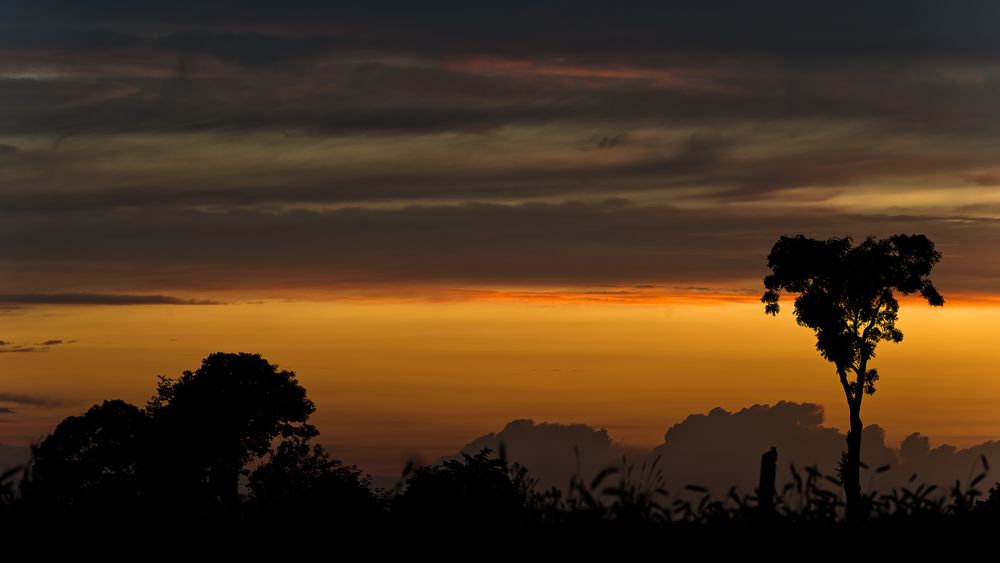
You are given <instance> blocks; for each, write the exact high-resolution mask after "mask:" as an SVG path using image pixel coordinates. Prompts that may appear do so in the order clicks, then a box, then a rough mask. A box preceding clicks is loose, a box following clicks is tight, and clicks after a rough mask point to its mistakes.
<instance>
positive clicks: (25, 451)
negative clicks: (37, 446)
mask: <svg viewBox="0 0 1000 563" xmlns="http://www.w3.org/2000/svg"><path fill="white" fill-rule="evenodd" d="M30 458H31V449H30V448H25V447H20V446H10V445H7V444H0V472H2V471H3V470H5V469H10V468H11V467H19V466H21V465H23V464H25V463H27V462H28V460H29V459H30Z"/></svg>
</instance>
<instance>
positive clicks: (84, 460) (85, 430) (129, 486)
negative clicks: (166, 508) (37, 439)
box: [22, 400, 150, 514]
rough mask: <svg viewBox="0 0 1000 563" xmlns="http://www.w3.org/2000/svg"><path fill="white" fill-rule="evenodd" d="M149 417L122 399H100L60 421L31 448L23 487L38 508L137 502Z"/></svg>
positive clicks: (67, 509)
mask: <svg viewBox="0 0 1000 563" xmlns="http://www.w3.org/2000/svg"><path fill="white" fill-rule="evenodd" d="M149 422H150V421H149V419H148V417H147V416H146V414H145V413H144V412H142V411H141V410H139V408H137V407H135V406H133V405H130V404H128V403H126V402H124V401H119V400H115V401H104V403H102V404H100V405H94V406H93V407H91V408H90V410H88V411H87V412H86V413H85V414H83V415H82V416H71V417H68V418H66V419H65V420H63V421H62V422H61V423H60V424H59V425H58V426H57V427H56V429H55V431H53V432H52V434H50V435H49V436H48V437H46V438H45V440H43V441H42V443H41V444H39V445H37V446H35V447H33V448H32V452H31V457H32V459H31V471H30V472H29V474H28V477H27V478H26V479H25V481H24V483H23V485H22V489H23V491H24V494H25V496H26V497H27V499H28V500H30V502H31V503H32V504H33V506H35V507H36V508H37V509H43V510H46V511H49V512H52V513H62V514H69V513H84V512H86V513H88V514H94V513H99V514H109V513H111V512H119V511H121V510H123V509H131V508H135V507H136V506H137V505H138V503H139V502H141V499H140V496H141V489H142V487H141V486H140V481H141V479H142V478H143V477H144V475H143V474H142V473H143V465H142V458H143V456H142V453H141V452H142V451H143V449H144V447H145V444H144V441H145V440H146V439H147V438H148V437H149V429H150V424H149Z"/></svg>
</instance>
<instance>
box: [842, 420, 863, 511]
mask: <svg viewBox="0 0 1000 563" xmlns="http://www.w3.org/2000/svg"><path fill="white" fill-rule="evenodd" d="M860 410H861V409H855V408H853V407H852V408H851V430H850V431H849V432H848V433H847V463H846V465H844V467H843V470H842V471H843V474H842V475H841V477H842V478H843V480H844V494H845V495H846V497H847V521H848V522H851V523H858V522H861V521H862V520H864V517H865V515H864V507H863V506H862V504H861V430H862V429H863V427H862V425H861V412H860Z"/></svg>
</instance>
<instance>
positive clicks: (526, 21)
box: [0, 0, 1000, 304]
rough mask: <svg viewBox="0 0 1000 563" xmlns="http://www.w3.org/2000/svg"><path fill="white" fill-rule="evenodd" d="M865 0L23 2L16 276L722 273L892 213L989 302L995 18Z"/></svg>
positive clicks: (23, 289)
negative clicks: (783, 243)
mask: <svg viewBox="0 0 1000 563" xmlns="http://www.w3.org/2000/svg"><path fill="white" fill-rule="evenodd" d="M877 4H878V5H879V6H880V8H879V9H874V8H872V9H866V10H865V11H864V14H863V17H861V16H862V14H859V12H857V11H856V10H853V9H844V8H842V7H838V8H837V9H827V8H823V7H819V6H815V5H812V4H809V5H806V4H803V5H801V6H799V5H792V6H782V7H781V8H780V9H777V8H766V9H760V8H759V7H756V6H755V7H753V8H750V7H748V6H747V5H746V4H745V3H741V2H737V1H735V0H726V1H723V2H721V3H713V5H712V7H697V6H696V7H691V6H685V7H678V6H676V5H673V4H671V3H660V4H658V5H655V6H649V5H646V6H643V7H642V8H641V9H640V8H638V7H634V6H622V7H617V8H616V9H615V10H614V11H612V12H608V11H607V10H606V9H605V8H604V7H603V6H602V5H600V4H598V3H596V2H589V1H587V2H583V3H580V4H578V5H574V10H573V11H572V13H564V12H565V11H564V10H563V11H558V12H557V11H555V10H554V9H552V8H550V7H546V6H542V5H539V4H537V3H517V4H515V5H516V9H515V8H513V7H511V6H510V5H509V4H505V5H504V8H502V9H497V8H485V7H471V6H470V7H466V8H462V9H459V10H456V9H455V8H454V7H453V6H449V7H447V8H446V7H443V6H421V7H420V8H419V9H417V8H414V7H412V6H410V5H407V4H406V3H402V2H390V3H389V4H388V5H383V4H380V6H379V8H378V9H375V8H370V7H358V6H353V7H345V6H333V5H319V4H316V3H312V2H305V3H293V4H292V5H288V4H284V3H283V4H280V5H278V4H275V5H269V4H264V3H261V4H260V5H259V6H257V8H259V9H254V10H244V11H241V12H240V13H239V14H234V13H233V11H232V10H231V9H229V8H225V7H222V6H221V4H220V5H213V4H212V3H208V4H204V3H200V4H199V5H198V9H197V10H195V11H192V9H191V7H190V4H189V3H187V2H181V3H180V4H177V3H167V2H153V3H144V7H143V9H142V10H139V9H137V8H133V7H130V6H126V5H125V4H123V3H120V2H88V3H87V6H86V7H83V8H79V7H75V8H74V9H72V10H65V9H63V8H65V5H64V4H63V3H62V2H60V1H55V2H38V3H34V2H20V1H16V2H14V5H16V6H17V7H16V8H14V9H11V10H8V11H9V12H10V14H9V15H10V18H8V19H6V20H5V22H4V23H3V24H0V27H2V30H0V31H2V32H0V49H3V51H4V53H5V56H4V57H3V63H2V65H0V157H2V158H3V160H4V174H3V178H0V235H2V236H3V240H4V241H5V244H4V247H3V248H2V249H0V262H2V265H3V267H4V271H13V272H15V274H16V275H15V276H13V277H12V278H11V279H4V280H0V291H3V292H5V293H7V294H8V295H7V296H6V297H7V298H8V299H13V302H14V303H18V302H19V301H18V300H19V299H27V300H28V301H31V300H32V299H35V300H42V301H43V302H44V303H48V304H61V303H75V304H132V303H133V302H135V301H138V303H136V304H155V303H166V304H183V303H184V300H183V299H180V298H174V297H169V296H165V295H158V294H157V295H141V296H131V295H128V293H129V292H132V291H149V292H161V291H162V292H170V291H175V290H182V289H189V288H194V289H199V290H202V289H206V288H209V287H246V286H250V285H253V284H258V285H259V286H260V287H266V288H271V287H275V285H276V284H279V285H280V284H302V285H308V286H310V287H312V286H317V285H319V286H322V285H324V284H345V283H356V284H366V283H387V284H399V285H405V284H420V283H442V282H444V283H458V284H491V283H497V284H499V283H503V284H509V283H518V284H538V285H560V284H574V285H586V284H605V283H622V284H625V285H637V284H646V283H649V282H652V283H660V282H664V283H670V284H677V285H722V284H724V283H730V282H732V283H736V282H735V281H734V280H740V281H745V280H747V279H754V278H757V277H759V275H760V273H761V264H760V259H759V256H761V253H763V255H766V251H767V249H768V248H769V243H770V242H771V241H773V239H774V238H776V236H777V235H778V234H781V233H786V232H791V233H796V232H802V233H806V234H817V235H818V234H820V233H822V234H828V235H842V234H846V233H850V234H855V235H860V236H863V235H865V234H868V232H870V231H874V232H880V233H886V232H892V231H893V230H897V229H905V230H907V231H910V232H926V233H927V234H928V235H929V236H932V238H934V240H941V241H943V242H944V243H946V244H949V245H951V246H949V247H948V248H947V249H946V250H953V251H954V252H953V253H952V254H950V255H949V254H948V253H946V261H945V262H944V263H942V265H941V270H940V271H941V272H942V281H943V282H946V283H943V285H946V286H950V287H953V288H956V289H957V290H963V291H980V292H989V291H998V290H1000V287H998V285H997V284H998V279H1000V278H998V274H1000V273H998V271H997V267H996V266H992V265H991V264H996V263H997V262H998V261H997V260H995V258H996V251H995V249H993V248H991V247H990V245H988V244H985V243H983V241H987V240H991V239H992V238H995V237H994V235H995V232H994V231H995V229H996V225H995V224H991V223H988V221H985V220H984V219H990V218H994V219H995V218H996V216H997V212H996V209H997V202H996V201H983V199H984V198H987V199H991V198H992V196H988V194H987V195H984V193H983V192H982V190H979V189H977V187H978V186H984V185H989V184H990V182H992V181H993V180H995V179H996V177H997V176H998V174H1000V172H998V170H997V168H996V165H995V161H996V159H995V146H996V142H997V140H998V139H1000V120H998V119H996V116H997V102H996V100H997V96H996V85H997V84H998V83H1000V82H998V79H1000V71H998V68H1000V66H998V64H997V63H998V62H1000V37H998V36H997V34H996V33H994V30H993V29H992V28H991V27H990V26H989V25H988V22H992V21H995V20H996V17H997V16H998V15H1000V8H997V7H995V6H991V5H986V4H981V5H975V6H973V5H971V4H963V5H962V6H949V7H948V8H947V9H944V8H941V7H940V6H939V5H937V4H934V3H931V2H923V1H921V2H916V3H914V2H906V3H903V2H901V1H887V2H879V3H877ZM53 6H55V7H57V8H58V9H56V8H53ZM194 13H196V14H197V21H195V20H194V19H192V18H193V16H192V14H194ZM69 14H72V17H70V15H69ZM595 14H596V15H599V17H598V16H595ZM236 22H238V23H236ZM331 22H333V23H335V25H331ZM554 22H558V25H556V23H554ZM931 55H933V56H931ZM8 147H9V148H8ZM608 149H611V150H608ZM962 187H965V188H967V189H966V191H965V192H961V190H959V189H958V188H962ZM626 199H627V200H630V201H631V203H630V204H627V205H623V204H622V203H621V202H622V201H623V200H626ZM607 201H617V202H618V203H607ZM348 208H354V209H348ZM952 219H958V220H963V221H964V220H966V219H968V220H971V221H973V223H972V224H966V225H964V226H959V225H954V224H950V225H949V224H945V223H944V221H947V220H952ZM522 226H523V227H524V228H521V227H522ZM685 229H687V231H685ZM241 241H246V242H245V243H244V242H241ZM958 254H960V255H961V256H963V257H964V258H963V259H961V260H962V261H958V260H959V259H957V256H956V255H958ZM949 256H952V257H953V258H949ZM264 264H271V265H273V267H268V266H264ZM5 278H7V276H5ZM112 291H115V292H120V293H121V295H118V294H110V292H112ZM36 292H44V294H46V295H50V297H38V296H36V295H35V293H36ZM66 292H74V293H72V294H69V293H66ZM82 292H93V293H82ZM102 294H107V295H102ZM54 295H63V296H62V297H55V296H54ZM29 304H31V303H29Z"/></svg>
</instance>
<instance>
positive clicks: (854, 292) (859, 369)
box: [761, 234, 944, 520]
mask: <svg viewBox="0 0 1000 563" xmlns="http://www.w3.org/2000/svg"><path fill="white" fill-rule="evenodd" d="M940 259H941V253H940V252H938V251H937V250H935V249H934V243H932V242H931V241H930V240H928V239H927V237H925V236H924V235H903V234H900V235H893V236H890V237H889V238H887V239H881V240H877V239H875V238H874V237H868V238H866V239H865V241H864V242H862V243H861V244H858V245H857V246H855V245H854V244H853V241H852V240H851V239H850V238H832V239H828V240H815V239H811V238H806V237H804V236H802V235H799V236H795V237H787V236H782V237H780V238H779V239H778V242H776V243H775V244H774V247H773V248H772V249H771V253H770V254H769V255H768V257H767V265H768V267H769V268H771V272H772V273H771V274H770V275H768V276H767V277H765V278H764V287H765V292H764V295H763V296H762V297H761V301H762V302H763V303H764V304H765V308H764V311H765V312H766V313H767V314H769V315H777V314H778V311H779V304H778V302H779V299H780V296H781V292H782V291H787V292H789V293H797V294H798V297H796V298H795V318H796V321H797V322H798V324H800V325H802V326H804V327H808V328H810V329H812V330H813V332H815V334H816V349H817V350H818V351H819V352H820V354H822V356H823V357H824V358H825V359H827V360H828V361H830V362H832V363H833V364H834V366H835V368H836V371H837V375H838V377H839V378H840V384H841V386H842V387H843V389H844V395H845V397H846V399H847V405H848V408H849V411H850V431H849V432H848V433H847V453H846V455H845V456H844V459H843V461H842V465H841V472H840V473H841V479H842V480H843V486H844V492H845V494H846V497H847V516H848V519H849V520H858V519H860V518H863V516H864V515H863V507H862V506H861V500H862V496H861V480H860V465H861V432H862V430H863V425H862V423H861V402H862V399H863V398H864V396H865V395H866V394H867V395H871V394H873V393H875V383H876V382H877V381H878V378H879V374H878V372H877V371H876V370H875V369H874V368H870V367H869V362H870V361H871V360H872V358H874V357H875V348H876V346H877V345H878V343H879V342H883V341H892V342H900V341H901V340H902V339H903V333H902V332H901V331H900V330H899V329H898V328H896V320H897V319H898V312H899V302H898V301H897V300H896V298H895V295H894V293H899V294H902V295H909V294H913V293H919V294H920V295H921V296H922V297H923V298H924V299H926V300H927V302H928V303H930V304H931V305H933V306H940V305H943V304H944V298H943V297H941V294H940V293H939V292H938V290H937V288H935V287H934V285H933V284H932V283H931V281H930V279H929V277H928V276H929V275H930V272H931V269H932V268H933V267H934V265H935V264H937V263H938V261H939V260H940ZM852 377H853V379H852Z"/></svg>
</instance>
